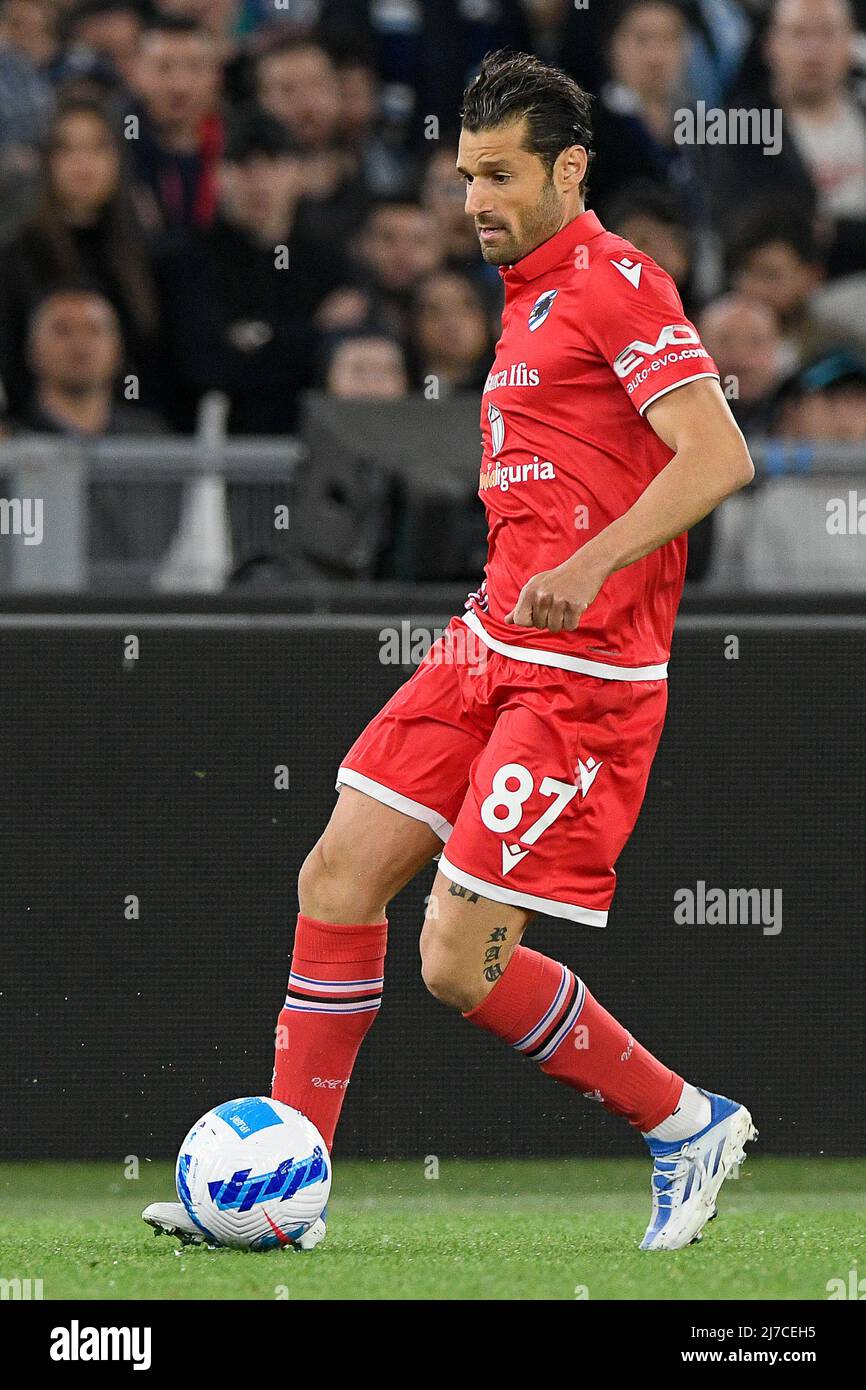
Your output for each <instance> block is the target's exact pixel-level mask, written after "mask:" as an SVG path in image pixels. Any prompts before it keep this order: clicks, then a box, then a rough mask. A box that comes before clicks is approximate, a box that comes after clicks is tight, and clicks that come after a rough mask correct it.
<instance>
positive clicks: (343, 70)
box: [331, 44, 407, 197]
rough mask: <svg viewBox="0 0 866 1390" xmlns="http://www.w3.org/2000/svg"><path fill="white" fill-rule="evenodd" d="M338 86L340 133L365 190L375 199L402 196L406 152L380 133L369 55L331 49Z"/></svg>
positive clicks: (376, 79) (378, 102)
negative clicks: (358, 171)
mask: <svg viewBox="0 0 866 1390" xmlns="http://www.w3.org/2000/svg"><path fill="white" fill-rule="evenodd" d="M331 57H332V60H333V62H334V64H335V67H336V72H337V80H338V82H339V84H340V133H341V135H342V138H343V140H344V142H345V144H346V148H347V149H348V150H349V151H350V153H351V154H352V156H353V159H354V161H355V164H356V166H357V168H358V169H359V170H360V173H361V177H362V180H363V183H364V186H365V188H366V189H368V190H369V192H370V193H371V194H373V196H374V197H389V196H392V195H395V194H397V193H401V192H403V191H404V190H405V188H406V183H407V158H406V154H405V151H404V150H403V149H401V148H400V146H399V145H397V144H396V143H395V142H394V141H393V140H392V141H388V140H386V139H384V137H383V135H382V131H381V126H382V107H381V100H380V89H381V83H380V81H379V76H378V73H377V72H376V69H375V67H374V65H373V61H372V58H371V57H370V56H369V54H365V53H364V52H363V51H359V50H358V48H357V47H356V46H355V45H354V44H353V45H349V46H346V47H345V48H343V49H337V50H336V52H335V51H334V50H333V49H332V50H331Z"/></svg>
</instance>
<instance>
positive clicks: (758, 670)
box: [0, 614, 866, 1159]
mask: <svg viewBox="0 0 866 1390" xmlns="http://www.w3.org/2000/svg"><path fill="white" fill-rule="evenodd" d="M2 621H3V622H4V623H5V624H6V625H5V626H2V627H0V662H2V665H0V669H2V672H3V687H2V713H0V777H2V798H0V815H2V841H0V842H2V845H3V872H2V878H0V911H2V919H0V921H2V926H0V932H2V966H0V970H2V974H0V1093H2V1096H3V1112H4V1122H3V1124H2V1126H0V1158H4V1159H13V1158H14V1159H21V1158H27V1157H34V1158H35V1157H58V1158H89V1157H112V1158H117V1157H118V1156H121V1157H122V1156H123V1155H126V1154H138V1155H139V1156H141V1157H145V1156H150V1157H165V1156H173V1154H174V1152H175V1149H176V1145H177V1143H178V1142H179V1140H180V1138H181V1137H182V1135H183V1133H184V1132H185V1130H186V1129H187V1127H188V1126H189V1124H190V1123H192V1121H193V1120H194V1119H195V1118H196V1117H197V1116H198V1115H199V1114H200V1113H201V1112H203V1111H204V1110H206V1109H207V1108H208V1107H209V1106H211V1105H213V1104H215V1103H218V1102H219V1101H222V1100H225V1099H227V1098H229V1097H230V1096H234V1095H240V1094H248V1093H252V1092H267V1090H268V1089H269V1085H270V1075H271V1060H272V1030H273V1025H274V1022H275V1019H276V1015H277V1012H278V1009H279V1007H280V1004H281V1001H282V998H283V995H284V986H285V978H286V969H287V952H288V946H289V941H290V931H291V926H292V924H293V922H294V914H295V911H296V906H295V900H294V885H295V877H296V874H297V870H298V867H299V864H300V862H301V860H302V858H303V856H304V854H305V852H306V850H307V848H308V847H309V846H310V845H311V843H312V842H313V840H314V838H315V837H316V836H317V834H318V833H319V831H320V830H321V828H322V826H323V825H324V822H325V820H326V818H327V815H328V813H329V809H330V807H331V805H332V804H333V798H334V792H333V782H334V772H335V769H336V767H337V765H338V762H339V759H340V756H341V754H342V753H343V752H344V751H345V749H346V747H347V746H348V745H349V743H350V742H351V741H352V739H353V738H354V736H355V734H356V733H357V731H358V730H359V728H360V727H361V725H362V724H363V723H364V722H365V721H366V720H367V719H368V718H369V717H370V716H371V715H372V714H373V713H375V711H376V710H377V708H378V707H379V706H380V705H381V703H382V702H383V701H384V700H385V699H386V698H387V696H388V695H389V694H390V693H391V691H392V690H393V689H394V688H395V687H396V686H397V684H399V683H400V681H402V680H403V679H405V677H406V676H407V675H408V674H409V672H408V671H407V670H403V669H401V668H399V667H394V666H387V665H383V664H381V662H380V660H379V650H380V641H379V632H380V629H381V628H383V627H385V626H388V625H389V619H387V618H385V617H382V618H378V617H377V618H374V619H363V618H358V619H354V620H353V619H342V620H341V619H334V618H318V619H317V618H307V617H298V618H294V619H292V618H280V617H279V616H275V615H271V616H263V617H262V616H260V617H259V618H250V619H246V618H244V617H242V616H235V617H223V618H219V617H214V616H211V617H206V616H200V617H198V618H193V619H190V618H186V619H184V618H182V617H179V616H174V617H165V616H163V617H160V616H158V615H153V614H150V615H149V616H147V615H139V617H138V618H137V619H126V618H123V617H120V616H117V615H114V616H112V617H110V618H105V619H104V620H103V621H102V622H100V620H99V619H98V618H93V617H80V618H78V619H73V618H69V617H64V618H61V619H59V620H58V622H57V623H56V624H52V622H51V620H50V619H48V620H46V619H45V618H44V617H42V618H40V617H32V618H19V619H13V618H10V617H9V616H8V615H7V616H6V617H5V618H4V619H3V620H2ZM393 621H395V622H397V623H399V622H400V621H401V619H400V618H397V619H394V620H393ZM419 621H421V622H422V623H423V622H424V620H423V619H422V620H419ZM438 621H440V622H442V623H444V622H445V621H446V619H445V618H444V617H440V618H439V619H438ZM429 623H430V620H429V619H428V620H427V625H429ZM39 624H46V625H42V626H40V625H39ZM127 633H135V634H137V635H138V637H139V640H140V656H139V659H138V660H137V661H135V662H128V663H125V662H124V657H123V642H124V637H125V635H126V634H127ZM731 634H733V635H736V636H738V638H739V644H740V646H739V659H738V660H726V659H725V656H724V651H725V639H726V637H727V636H728V635H731ZM864 660H866V621H864V619H863V618H862V617H856V616H851V617H849V618H837V619H836V620H830V621H827V622H825V621H823V620H822V619H821V618H819V617H816V616H812V617H809V616H800V617H798V616H796V615H793V616H788V617H784V616H779V615H777V616H775V617H766V618H758V617H755V616H754V615H752V616H742V615H737V614H731V615H718V614H717V615H715V616H713V615H707V616H704V617H692V618H687V619H684V620H683V621H682V623H681V626H680V629H679V631H678V635H677V639H676V644H675V651H674V659H673V662H672V665H671V687H670V689H671V702H670V709H669V715H668V722H667V727H666V731H665V734H664V736H663V739H662V745H661V749H660V752H659V755H658V757H657V760H656V764H655V767H654V770H653V774H652V777H651V780H650V786H649V792H648V796H647V801H646V804H645V808H644V811H643V815H642V817H641V820H640V822H639V824H638V828H637V830H636V832H635V835H634V836H633V839H632V841H631V843H630V844H629V846H628V848H627V850H626V852H625V854H624V856H623V858H622V860H621V861H620V866H619V870H620V884H619V889H618V892H617V897H616V899H615V902H614V907H613V911H612V913H611V918H610V923H609V926H608V927H607V929H606V930H603V931H600V930H598V929H593V928H590V927H584V926H579V925H575V924H566V923H557V922H553V921H551V920H550V919H538V920H537V922H536V923H535V924H534V925H533V926H532V927H531V928H530V933H529V936H528V938H527V940H528V941H529V942H530V944H532V945H534V946H535V947H537V948H538V949H541V950H544V951H547V952H549V953H552V954H554V955H556V956H557V957H559V958H562V959H564V960H566V961H567V962H568V964H569V965H570V966H572V967H573V968H574V969H575V970H577V971H578V972H579V973H580V974H581V975H582V976H583V977H584V978H585V979H586V981H587V983H588V984H589V987H590V988H591V989H592V990H593V992H594V993H595V994H596V995H597V997H598V998H600V1000H601V1001H602V1002H603V1003H605V1004H606V1005H607V1006H608V1007H609V1008H610V1009H611V1010H612V1011H613V1012H615V1013H616V1014H617V1015H618V1016H619V1017H621V1018H622V1020H623V1022H625V1023H626V1024H627V1025H628V1026H629V1027H630V1028H631V1029H632V1031H633V1032H634V1033H635V1034H636V1036H637V1037H639V1038H640V1039H641V1040H642V1041H643V1042H644V1043H646V1044H647V1045H648V1046H649V1047H651V1048H652V1049H653V1050H654V1051H656V1052H657V1053H659V1054H660V1055H661V1056H662V1057H663V1058H664V1059H665V1060H666V1061H668V1062H669V1063H670V1064H671V1065H672V1066H674V1067H675V1068H677V1069H679V1070H680V1071H681V1072H683V1073H684V1074H685V1075H686V1076H687V1077H688V1078H689V1079H691V1080H693V1081H695V1082H697V1083H699V1084H703V1085H706V1086H709V1087H711V1088H713V1089H716V1090H721V1091H723V1092H726V1093H728V1094H732V1095H735V1096H737V1097H738V1098H740V1099H742V1100H744V1101H746V1102H747V1103H748V1104H749V1105H750V1107H751V1109H752V1111H753V1114H754V1116H755V1118H756V1121H757V1124H758V1126H759V1129H760V1130H761V1138H762V1145H761V1147H762V1150H763V1151H764V1152H776V1153H792V1154H793V1153H802V1154H818V1153H827V1154H830V1153H836V1154H846V1153H848V1154H854V1153H862V1152H863V1151H864V1134H866V1125H864V1120H866V1113H864V1090H863V1086H862V1059H863V1053H864V1031H866V1030H864V1022H863V987H864V976H866V971H864V966H866V933H864V916H866V913H864V889H866V869H864V844H863V822H864V805H866V757H864V740H863V706H862V690H863V673H864ZM277 764H286V765H287V766H288V768H289V776H290V789H289V790H288V791H278V790H275V788H274V768H275V766H276V765H277ZM432 878H433V870H432V867H431V869H430V871H429V872H426V873H423V874H421V875H420V876H419V878H418V879H417V880H416V882H415V883H414V884H413V885H412V886H411V887H410V888H409V889H407V891H406V892H405V893H404V894H403V895H402V896H401V897H400V898H399V900H398V901H397V902H396V903H395V904H394V907H393V911H392V914H391V920H392V929H391V952H390V956H389V961H388V968H387V977H386V990H385V1002H384V1006H383V1008H382V1011H381V1014H380V1016H379V1019H378V1021H377V1023H376V1025H375V1027H374V1028H373V1030H372V1032H371V1034H370V1037H369V1038H368V1040H367V1043H366V1044H365V1048H364V1052H363V1054H362V1059H361V1062H360V1064H359V1067H358V1069H357V1072H356V1079H355V1080H353V1083H352V1086H351V1088H350V1090H349V1092H348V1095H347V1098H346V1105H345V1110H344V1120H343V1125H342V1129H341V1132H340V1136H339V1139H338V1152H342V1153H344V1154H364V1155H370V1156H383V1157H384V1156H396V1155H418V1154H421V1155H424V1154H438V1155H440V1156H441V1155H448V1154H457V1155H467V1156H468V1155H484V1154H491V1155H493V1154H513V1155H530V1154H570V1153H584V1154H619V1153H633V1152H635V1151H636V1149H635V1139H634V1136H633V1135H632V1134H630V1133H629V1132H628V1131H627V1129H626V1127H625V1126H623V1125H622V1124H621V1123H620V1122H618V1121H616V1120H615V1119H613V1118H612V1117H610V1116H608V1115H607V1114H606V1113H605V1112H603V1111H602V1109H601V1107H599V1106H596V1105H592V1104H590V1103H589V1102H586V1101H584V1100H583V1099H581V1098H580V1097H579V1096H577V1095H575V1094H574V1093H571V1092H568V1091H566V1090H564V1089H563V1088H559V1087H557V1086H555V1085H554V1083H553V1082H551V1081H549V1080H548V1079H547V1078H544V1077H542V1076H540V1075H539V1073H538V1071H537V1069H536V1068H534V1067H532V1066H530V1065H528V1064H527V1063H526V1062H525V1061H523V1059H521V1058H519V1057H517V1056H516V1055H515V1054H514V1053H513V1052H511V1051H510V1050H509V1049H507V1048H504V1047H502V1046H501V1045H498V1044H497V1043H496V1041H495V1040H494V1039H491V1038H488V1037H486V1036H482V1035H479V1034H478V1033H477V1032H476V1031H475V1030H474V1029H472V1028H471V1027H470V1026H469V1025H467V1024H466V1023H464V1022H463V1021H462V1020H461V1019H460V1018H459V1017H457V1016H453V1015H451V1014H450V1013H448V1012H447V1011H446V1010H445V1009H444V1008H443V1007H442V1006H441V1005H439V1004H437V1003H436V1002H435V1001H434V1000H433V999H431V998H430V997H429V996H427V995H426V993H425V992H424V990H423V987H422V985H421V983H420V980H419V974H418V952H417V937H418V932H419V927H420V921H421V915H422V910H423V898H424V894H425V893H426V892H427V891H428V890H429V886H430V883H431V882H432ZM699 879H703V880H704V881H705V882H706V883H707V885H708V886H719V887H724V888H725V889H727V888H731V887H744V888H749V887H758V888H764V889H774V888H781V889H782V891H783V913H784V916H783V928H782V931H781V933H780V934H779V935H777V936H769V935H764V934H763V933H762V930H761V927H760V925H736V926H698V925H695V926H687V925H677V924H676V923H675V921H674V894H675V892H676V890H677V889H678V888H683V887H691V888H694V887H695V885H696V883H697V881H698V880H699ZM132 893H134V894H136V895H138V898H139V901H140V917H139V919H138V920H137V921H136V920H127V919H126V918H125V916H124V899H125V897H126V895H127V894H132Z"/></svg>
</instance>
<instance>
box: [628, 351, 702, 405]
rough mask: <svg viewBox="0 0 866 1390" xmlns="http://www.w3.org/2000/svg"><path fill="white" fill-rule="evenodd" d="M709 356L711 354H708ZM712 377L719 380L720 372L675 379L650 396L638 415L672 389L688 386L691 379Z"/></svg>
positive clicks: (700, 373) (699, 373) (698, 373)
mask: <svg viewBox="0 0 866 1390" xmlns="http://www.w3.org/2000/svg"><path fill="white" fill-rule="evenodd" d="M707 355H708V356H709V354H707ZM705 376H708V377H712V379H713V381H719V382H720V377H719V374H718V372H696V373H695V375H694V376H687V377H685V378H684V379H683V380H682V381H675V382H674V383H673V385H672V386H665V387H664V388H663V389H662V390H661V391H656V393H655V395H654V396H650V398H649V400H648V401H645V402H644V404H643V405H642V406H640V407H639V409H638V415H643V413H644V411H645V410H649V408H650V406H651V405H652V404H653V402H654V401H660V400H661V398H662V396H666V395H667V394H668V392H670V391H676V390H678V389H679V387H680V386H688V384H689V382H690V381H700V380H701V379H702V378H703V377H705Z"/></svg>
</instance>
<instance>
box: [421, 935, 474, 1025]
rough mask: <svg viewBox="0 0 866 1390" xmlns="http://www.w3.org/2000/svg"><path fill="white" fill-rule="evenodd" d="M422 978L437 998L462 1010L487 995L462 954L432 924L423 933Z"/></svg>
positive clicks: (470, 1007)
mask: <svg viewBox="0 0 866 1390" xmlns="http://www.w3.org/2000/svg"><path fill="white" fill-rule="evenodd" d="M421 978H422V980H423V981H424V984H425V985H426V987H427V989H428V990H429V992H430V993H431V994H432V995H433V998H434V999H438V1000H439V1002H440V1003H441V1004H447V1005H448V1007H449V1008H452V1009H459V1010H460V1012H461V1013H462V1014H465V1013H468V1012H469V1010H470V1009H474V1008H475V1005H476V1004H480V1003H481V1000H482V998H483V997H484V991H483V990H482V989H480V988H479V986H478V983H477V981H476V982H474V983H473V981H472V979H471V977H470V975H469V972H468V971H467V970H466V967H465V964H464V963H463V961H462V960H461V957H460V955H459V954H458V953H457V952H456V951H455V950H453V949H451V948H450V947H449V945H448V941H447V938H446V937H444V936H443V935H441V934H440V933H438V932H437V931H435V930H432V929H431V928H430V927H429V925H428V926H425V928H424V931H423V932H422V933H421Z"/></svg>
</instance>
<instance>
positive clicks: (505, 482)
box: [478, 454, 556, 492]
mask: <svg viewBox="0 0 866 1390" xmlns="http://www.w3.org/2000/svg"><path fill="white" fill-rule="evenodd" d="M555 477H556V469H555V468H554V466H553V464H552V463H551V462H550V459H540V458H539V457H538V454H533V456H532V462H531V463H500V462H499V460H498V459H496V460H495V462H493V463H491V464H488V465H487V467H486V468H485V467H484V466H483V465H482V468H481V477H480V478H479V481H478V491H479V492H488V491H489V489H490V488H492V487H498V488H499V490H500V492H507V491H508V489H509V488H510V487H513V486H514V484H515V483H530V482H532V483H544V482H547V480H548V479H549V478H555Z"/></svg>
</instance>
